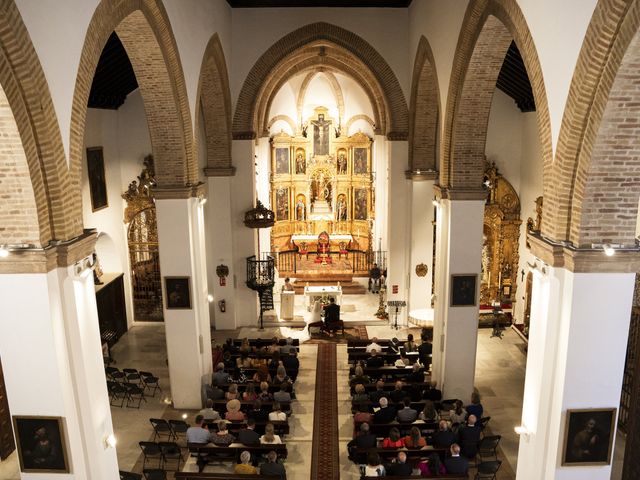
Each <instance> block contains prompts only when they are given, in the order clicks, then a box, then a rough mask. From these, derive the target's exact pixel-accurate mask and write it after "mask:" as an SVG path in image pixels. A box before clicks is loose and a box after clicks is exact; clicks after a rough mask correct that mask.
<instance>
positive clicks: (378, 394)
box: [369, 380, 387, 405]
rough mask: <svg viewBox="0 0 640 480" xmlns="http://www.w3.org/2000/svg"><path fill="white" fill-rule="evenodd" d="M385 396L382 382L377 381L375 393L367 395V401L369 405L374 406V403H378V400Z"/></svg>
mask: <svg viewBox="0 0 640 480" xmlns="http://www.w3.org/2000/svg"><path fill="white" fill-rule="evenodd" d="M386 396H387V392H385V391H384V382H383V381H382V380H378V381H377V382H376V389H375V391H373V392H371V393H370V394H369V400H371V403H373V404H374V405H375V404H376V403H378V402H380V399H381V398H382V397H386Z"/></svg>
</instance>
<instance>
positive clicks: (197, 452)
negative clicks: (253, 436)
mask: <svg viewBox="0 0 640 480" xmlns="http://www.w3.org/2000/svg"><path fill="white" fill-rule="evenodd" d="M187 448H188V449H189V452H190V453H191V454H192V455H194V456H203V455H204V456H209V457H210V458H212V459H215V460H216V461H225V460H226V461H234V462H236V463H239V461H240V454H241V453H242V452H244V451H247V452H249V453H250V454H251V456H252V457H253V458H258V457H261V456H263V455H266V454H267V453H269V452H270V451H271V450H273V451H275V452H276V453H277V454H278V458H287V445H286V444H284V443H281V444H277V445H266V444H265V445H244V444H242V443H232V444H231V445H229V446H228V447H219V446H216V445H214V444H212V443H207V444H203V443H188V444H187Z"/></svg>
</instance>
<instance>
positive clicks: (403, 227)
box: [387, 141, 411, 325]
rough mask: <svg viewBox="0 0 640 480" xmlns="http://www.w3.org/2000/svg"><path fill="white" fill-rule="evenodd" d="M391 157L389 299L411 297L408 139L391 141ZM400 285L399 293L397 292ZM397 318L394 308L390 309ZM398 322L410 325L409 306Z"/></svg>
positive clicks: (401, 313) (388, 241)
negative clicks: (406, 140) (407, 172)
mask: <svg viewBox="0 0 640 480" xmlns="http://www.w3.org/2000/svg"><path fill="white" fill-rule="evenodd" d="M387 146H388V148H387V151H388V159H389V163H388V166H389V170H388V172H389V196H388V198H387V205H388V214H387V219H388V237H387V245H388V261H387V298H388V299H389V300H405V301H407V302H408V300H409V296H408V293H409V275H408V267H409V256H410V254H409V246H410V238H411V237H410V225H409V219H410V212H411V182H410V180H407V178H406V176H405V171H406V168H407V164H408V163H407V162H408V160H407V158H408V145H407V142H401V141H395V142H387ZM394 287H397V293H393V292H394ZM389 316H390V320H391V321H393V320H394V319H393V318H392V317H393V315H392V312H391V311H390V312H389ZM398 323H399V324H402V325H406V323H407V308H406V307H405V308H403V309H402V311H401V312H400V315H398Z"/></svg>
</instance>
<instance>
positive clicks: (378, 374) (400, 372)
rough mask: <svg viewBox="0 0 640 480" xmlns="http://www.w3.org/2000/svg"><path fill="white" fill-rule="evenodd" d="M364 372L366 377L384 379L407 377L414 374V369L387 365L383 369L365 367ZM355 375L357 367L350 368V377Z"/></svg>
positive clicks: (422, 370)
mask: <svg viewBox="0 0 640 480" xmlns="http://www.w3.org/2000/svg"><path fill="white" fill-rule="evenodd" d="M362 370H363V372H364V374H365V375H368V376H369V377H371V378H382V377H397V378H400V377H406V376H408V375H411V374H412V373H413V368H412V367H395V366H393V365H385V366H383V367H364V368H363V369H362ZM420 371H421V372H424V371H425V370H424V368H422V369H420ZM354 374H355V366H353V365H352V366H351V367H349V375H351V376H352V375H354Z"/></svg>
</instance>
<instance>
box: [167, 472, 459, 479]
mask: <svg viewBox="0 0 640 480" xmlns="http://www.w3.org/2000/svg"><path fill="white" fill-rule="evenodd" d="M175 478H176V479H178V478H180V479H182V480H198V479H201V478H222V479H224V480H247V479H253V480H287V477H286V476H285V477H281V476H278V475H276V476H274V475H252V474H248V473H244V474H239V473H205V472H202V473H194V472H176V475H175ZM398 478H404V477H398ZM438 478H440V477H438ZM443 478H444V477H443ZM452 478H455V477H452Z"/></svg>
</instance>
